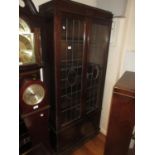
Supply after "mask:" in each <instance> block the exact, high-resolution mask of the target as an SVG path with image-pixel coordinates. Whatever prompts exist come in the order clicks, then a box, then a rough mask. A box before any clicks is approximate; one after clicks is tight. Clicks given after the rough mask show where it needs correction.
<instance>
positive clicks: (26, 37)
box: [19, 18, 35, 65]
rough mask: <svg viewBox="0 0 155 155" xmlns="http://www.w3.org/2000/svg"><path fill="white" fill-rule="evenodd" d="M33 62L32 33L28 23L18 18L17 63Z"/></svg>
mask: <svg viewBox="0 0 155 155" xmlns="http://www.w3.org/2000/svg"><path fill="white" fill-rule="evenodd" d="M32 63H35V54H34V34H33V33H31V31H30V28H29V26H28V24H27V23H26V22H25V21H24V20H23V19H21V18H20V19H19V64H20V65H25V64H32Z"/></svg>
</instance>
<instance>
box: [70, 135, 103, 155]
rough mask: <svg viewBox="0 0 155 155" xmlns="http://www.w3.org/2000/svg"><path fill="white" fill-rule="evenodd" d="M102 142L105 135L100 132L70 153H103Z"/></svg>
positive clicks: (86, 154) (94, 154)
mask: <svg viewBox="0 0 155 155" xmlns="http://www.w3.org/2000/svg"><path fill="white" fill-rule="evenodd" d="M104 144H105V136H104V135H103V134H101V133H100V134H98V135H97V136H96V137H94V138H93V139H92V140H90V141H88V142H87V143H85V144H84V145H83V146H81V147H80V148H79V149H77V150H76V151H74V152H73V153H72V154H71V155H103V150H104Z"/></svg>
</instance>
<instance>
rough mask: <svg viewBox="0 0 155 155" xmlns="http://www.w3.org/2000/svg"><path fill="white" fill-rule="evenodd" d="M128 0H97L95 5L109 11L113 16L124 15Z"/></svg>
mask: <svg viewBox="0 0 155 155" xmlns="http://www.w3.org/2000/svg"><path fill="white" fill-rule="evenodd" d="M127 1H128V0H97V7H99V8H102V9H104V10H108V11H111V12H112V13H113V14H114V16H124V14H125V11H126V4H127Z"/></svg>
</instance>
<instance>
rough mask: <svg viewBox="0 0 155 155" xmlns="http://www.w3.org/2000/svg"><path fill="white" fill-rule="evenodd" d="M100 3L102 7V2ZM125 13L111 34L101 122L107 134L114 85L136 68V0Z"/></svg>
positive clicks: (130, 2) (115, 22) (132, 1)
mask: <svg viewBox="0 0 155 155" xmlns="http://www.w3.org/2000/svg"><path fill="white" fill-rule="evenodd" d="M118 1H119V0H118ZM100 2H101V0H100ZM99 4H100V7H101V3H99ZM113 7H115V6H113ZM117 9H118V8H116V10H117ZM124 15H125V17H124V18H115V19H114V22H113V29H112V34H111V44H110V49H109V57H108V64H107V73H106V81H105V89H104V96H103V104H102V114H101V122H100V128H101V131H102V132H103V133H104V134H105V135H106V134H107V126H108V121H109V112H110V106H111V97H112V92H113V86H114V85H115V83H116V81H117V80H118V79H119V78H120V76H121V75H122V74H123V73H124V72H125V71H126V70H130V71H134V70H135V69H134V67H135V66H134V64H135V58H134V57H135V53H134V51H135V47H134V41H135V39H134V0H128V3H127V7H126V11H125V13H124Z"/></svg>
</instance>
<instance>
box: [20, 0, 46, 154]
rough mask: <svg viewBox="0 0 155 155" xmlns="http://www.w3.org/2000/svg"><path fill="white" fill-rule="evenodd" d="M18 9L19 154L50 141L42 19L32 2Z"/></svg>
mask: <svg viewBox="0 0 155 155" xmlns="http://www.w3.org/2000/svg"><path fill="white" fill-rule="evenodd" d="M23 2H24V3H25V7H21V6H20V7H19V108H20V133H19V134H20V135H19V136H20V152H23V151H25V150H26V149H28V148H29V147H30V146H31V145H32V146H33V145H36V144H38V143H40V142H43V143H44V142H48V141H49V140H48V138H49V135H48V123H49V122H48V115H49V105H48V102H47V91H46V86H45V84H44V82H43V81H42V80H41V75H40V71H41V69H43V64H42V56H41V40H40V39H41V36H40V25H41V24H40V23H41V18H40V17H39V16H38V12H37V10H36V9H35V7H34V4H33V3H32V1H31V0H24V1H23Z"/></svg>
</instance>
